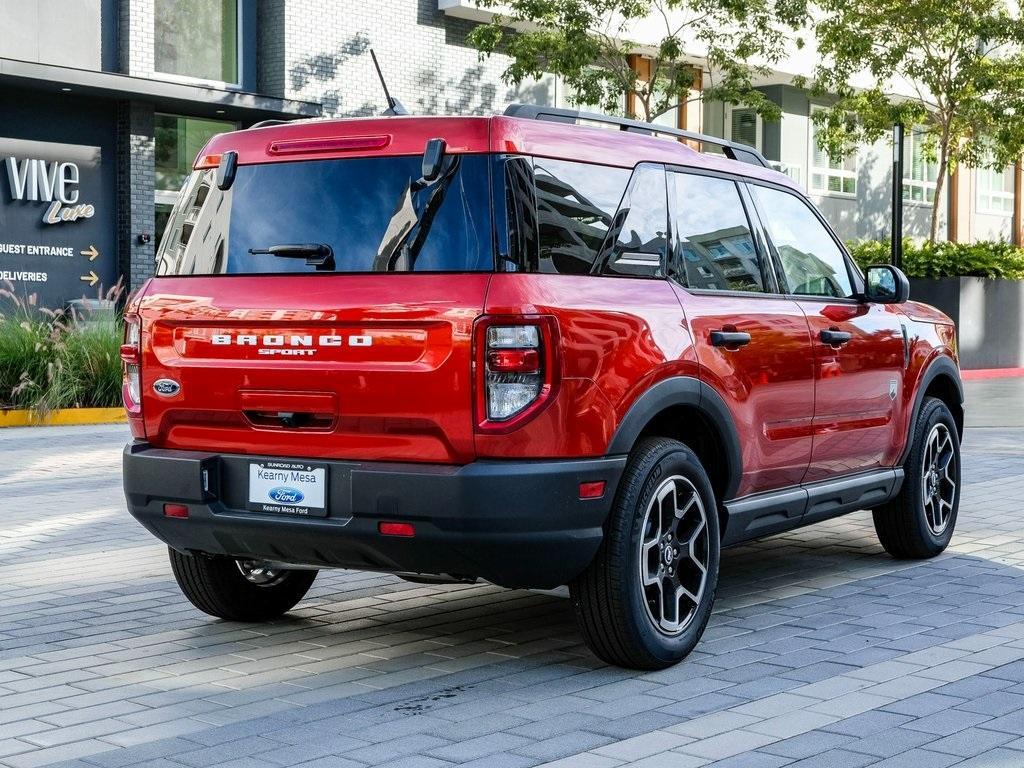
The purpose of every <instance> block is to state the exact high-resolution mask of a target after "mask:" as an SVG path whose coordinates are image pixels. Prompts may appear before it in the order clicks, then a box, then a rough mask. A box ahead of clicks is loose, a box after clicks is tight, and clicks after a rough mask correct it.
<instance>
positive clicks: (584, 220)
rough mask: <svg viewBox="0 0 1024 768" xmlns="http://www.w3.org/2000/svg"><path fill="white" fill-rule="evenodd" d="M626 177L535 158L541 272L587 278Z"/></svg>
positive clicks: (621, 173)
mask: <svg viewBox="0 0 1024 768" xmlns="http://www.w3.org/2000/svg"><path fill="white" fill-rule="evenodd" d="M629 176H630V172H629V171H628V170H626V169H624V168H609V167H607V166H602V165H589V164H586V163H574V162H568V161H564V160H549V159H547V158H537V161H536V166H535V168H534V178H535V182H536V186H537V222H538V227H539V230H540V265H539V266H540V271H541V272H559V273H563V274H589V273H590V271H591V269H592V268H593V265H594V261H595V260H596V259H597V257H598V253H599V252H600V249H601V246H602V245H603V244H604V241H605V238H606V236H607V235H608V230H609V229H610V228H611V226H612V218H613V217H614V215H615V211H616V210H617V209H618V207H619V201H620V200H621V199H622V194H623V191H624V190H625V188H626V183H627V182H628V181H629Z"/></svg>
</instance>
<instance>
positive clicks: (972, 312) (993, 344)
mask: <svg viewBox="0 0 1024 768" xmlns="http://www.w3.org/2000/svg"><path fill="white" fill-rule="evenodd" d="M910 298H911V299H912V300H914V301H922V302H924V303H925V304H931V305H932V306H934V307H937V308H938V309H940V310H942V311H943V312H945V313H946V314H947V315H949V316H950V317H951V318H953V320H954V322H956V326H957V330H958V334H959V341H960V366H961V367H962V368H964V369H972V368H1020V367H1024V280H989V279H987V278H983V277H943V278H939V279H936V280H932V279H928V278H922V277H915V278H911V280H910Z"/></svg>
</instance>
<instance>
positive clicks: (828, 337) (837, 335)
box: [818, 328, 853, 347]
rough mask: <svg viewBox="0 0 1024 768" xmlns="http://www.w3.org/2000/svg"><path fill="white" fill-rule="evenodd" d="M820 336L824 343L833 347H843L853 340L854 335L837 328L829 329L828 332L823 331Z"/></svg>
mask: <svg viewBox="0 0 1024 768" xmlns="http://www.w3.org/2000/svg"><path fill="white" fill-rule="evenodd" d="M818 336H819V338H820V339H821V340H822V341H823V342H824V343H826V344H829V345H831V346H833V347H839V346H842V345H843V344H846V343H847V342H849V341H850V340H851V339H852V338H853V334H852V333H849V332H848V331H840V330H837V329H835V328H829V329H828V330H825V331H822V332H821V333H820V334H818Z"/></svg>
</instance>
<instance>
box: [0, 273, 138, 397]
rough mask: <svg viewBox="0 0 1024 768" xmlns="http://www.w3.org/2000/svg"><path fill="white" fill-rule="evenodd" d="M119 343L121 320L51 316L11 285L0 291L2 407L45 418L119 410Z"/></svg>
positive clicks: (63, 314)
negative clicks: (59, 412) (57, 412)
mask: <svg viewBox="0 0 1024 768" xmlns="http://www.w3.org/2000/svg"><path fill="white" fill-rule="evenodd" d="M118 293H120V289H114V290H113V291H111V292H110V293H109V294H108V296H107V298H115V297H116V296H117V295H118ZM121 338H122V323H121V320H120V317H119V316H116V315H105V316H104V315H99V316H98V317H96V318H95V319H87V318H83V317H79V316H76V315H75V314H74V313H72V312H70V311H59V312H54V311H52V310H48V309H43V308H39V307H37V306H36V305H35V297H29V298H28V299H22V298H20V297H19V296H17V295H16V294H15V293H14V291H13V288H12V287H10V286H9V287H8V289H6V290H5V289H0V407H8V408H29V409H32V410H35V411H38V412H41V413H45V412H46V411H50V410H54V409H58V408H90V407H95V408H103V407H115V406H117V405H120V402H121V362H120V346H121Z"/></svg>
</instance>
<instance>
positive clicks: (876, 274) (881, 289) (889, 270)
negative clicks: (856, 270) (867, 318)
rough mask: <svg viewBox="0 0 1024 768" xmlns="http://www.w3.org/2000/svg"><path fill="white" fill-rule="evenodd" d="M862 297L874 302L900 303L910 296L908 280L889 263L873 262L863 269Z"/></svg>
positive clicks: (899, 270)
mask: <svg viewBox="0 0 1024 768" xmlns="http://www.w3.org/2000/svg"><path fill="white" fill-rule="evenodd" d="M864 283H865V287H864V299H865V301H872V302H875V303H876V304H902V303H903V302H905V301H906V300H907V299H909V298H910V281H909V280H907V276H906V275H905V274H903V270H901V269H899V268H897V267H894V266H892V265H891V264H873V265H871V266H870V267H868V268H867V269H866V270H865V271H864Z"/></svg>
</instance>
